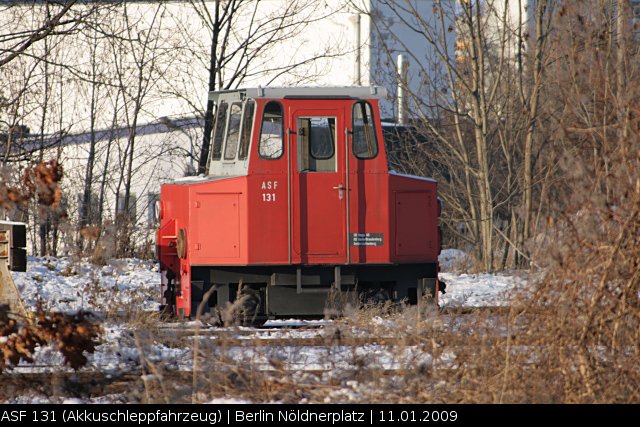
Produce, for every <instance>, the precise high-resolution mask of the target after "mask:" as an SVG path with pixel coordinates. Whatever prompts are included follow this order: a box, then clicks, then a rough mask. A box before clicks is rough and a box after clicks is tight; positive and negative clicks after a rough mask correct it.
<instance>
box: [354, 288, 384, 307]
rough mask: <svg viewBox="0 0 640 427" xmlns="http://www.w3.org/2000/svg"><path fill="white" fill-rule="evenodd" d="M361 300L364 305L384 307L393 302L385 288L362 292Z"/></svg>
mask: <svg viewBox="0 0 640 427" xmlns="http://www.w3.org/2000/svg"><path fill="white" fill-rule="evenodd" d="M361 298H362V303H363V304H373V305H382V304H385V303H387V302H389V301H391V296H390V295H389V291H388V290H386V289H384V288H371V289H366V290H364V292H362V296H361Z"/></svg>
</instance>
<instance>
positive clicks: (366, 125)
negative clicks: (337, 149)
mask: <svg viewBox="0 0 640 427" xmlns="http://www.w3.org/2000/svg"><path fill="white" fill-rule="evenodd" d="M352 118H353V154H354V155H355V156H356V157H357V158H358V159H372V158H374V157H375V156H377V155H378V140H377V137H376V129H375V125H374V121H373V112H372V110H371V104H369V103H368V102H365V101H360V102H356V103H355V104H353V114H352Z"/></svg>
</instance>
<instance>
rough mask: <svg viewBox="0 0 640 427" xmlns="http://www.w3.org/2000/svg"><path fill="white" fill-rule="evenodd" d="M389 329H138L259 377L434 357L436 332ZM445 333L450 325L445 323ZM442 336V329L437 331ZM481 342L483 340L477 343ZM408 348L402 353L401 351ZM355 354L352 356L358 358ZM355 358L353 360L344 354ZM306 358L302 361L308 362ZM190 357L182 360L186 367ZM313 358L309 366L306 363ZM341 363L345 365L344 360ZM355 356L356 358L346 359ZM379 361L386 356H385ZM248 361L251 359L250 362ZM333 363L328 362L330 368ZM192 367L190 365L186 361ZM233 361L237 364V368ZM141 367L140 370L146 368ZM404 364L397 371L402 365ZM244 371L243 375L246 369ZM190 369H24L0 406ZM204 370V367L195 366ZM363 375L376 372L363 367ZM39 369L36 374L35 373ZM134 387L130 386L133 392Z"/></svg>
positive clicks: (143, 383) (100, 391)
mask: <svg viewBox="0 0 640 427" xmlns="http://www.w3.org/2000/svg"><path fill="white" fill-rule="evenodd" d="M508 312H509V311H508V308H505V307H478V308H467V307H465V308H444V309H441V310H439V311H438V312H436V313H434V314H433V315H430V316H429V320H433V321H436V322H439V321H443V322H446V321H450V320H456V319H457V320H461V321H464V320H465V319H470V320H473V319H474V316H489V317H492V318H498V319H499V318H501V317H504V316H506V315H507V314H508ZM389 327H390V328H391V329H393V325H389V326H388V327H387V329H386V330H385V329H384V328H383V329H382V330H381V332H380V334H378V335H373V330H366V331H362V330H359V329H358V327H355V326H353V325H349V324H345V323H340V321H336V322H324V323H301V324H291V323H282V324H271V325H268V327H261V328H240V327H238V328H220V327H218V328H216V327H195V326H194V325H190V324H188V325H186V326H181V325H180V324H179V323H176V324H163V325H161V327H158V328H155V329H153V330H150V331H149V330H146V331H143V334H144V337H143V340H145V341H146V342H152V343H161V344H162V345H164V346H166V347H168V348H188V349H193V348H194V346H195V341H196V340H197V342H198V350H199V354H201V355H202V357H203V360H206V358H207V357H210V356H211V355H215V356H214V357H215V358H216V359H215V360H216V362H215V365H216V366H217V367H218V368H220V369H222V368H223V367H224V366H226V367H227V368H228V369H229V370H231V371H232V370H234V369H237V366H243V365H242V362H239V361H237V360H234V357H237V355H239V354H240V355H242V354H246V353H244V352H247V351H249V352H250V354H253V362H252V363H255V366H254V367H253V369H256V370H257V372H259V373H260V374H261V375H266V376H269V375H273V376H274V377H278V376H282V374H283V372H287V373H288V374H293V373H295V372H303V373H305V374H310V375H316V376H318V377H321V376H322V375H323V374H324V373H326V372H328V371H331V370H333V369H335V366H334V367H331V366H328V365H327V366H325V365H323V363H325V362H326V360H323V358H325V357H327V356H326V355H330V354H338V355H340V356H337V357H336V360H337V364H338V365H340V368H339V369H340V372H341V373H342V374H344V375H357V371H358V369H362V368H358V367H357V366H354V363H355V364H357V363H358V362H354V360H355V359H358V358H360V357H362V355H367V354H368V353H370V352H371V351H379V352H381V354H383V353H384V354H386V353H388V354H392V355H394V354H395V355H397V354H400V353H402V352H403V351H408V352H410V353H411V352H417V354H423V353H424V354H428V353H430V352H431V351H433V347H432V346H433V345H434V343H433V342H432V340H431V337H430V334H431V333H432V332H433V330H430V329H429V328H428V327H425V328H424V330H423V331H420V330H418V329H414V330H412V331H410V332H409V331H406V332H403V333H402V334H398V333H392V332H390V330H389ZM443 328H444V329H447V328H448V326H447V325H446V324H445V325H444V326H443ZM441 330H442V329H441ZM465 339H468V344H469V345H472V344H473V343H474V342H475V341H476V340H480V339H481V338H480V337H473V336H470V337H468V338H465ZM482 339H483V340H484V341H483V342H484V344H485V345H486V343H487V337H486V336H485V337H484V338H482ZM493 339H495V340H496V344H499V343H498V341H500V340H502V341H504V340H506V337H502V338H501V337H499V336H496V337H493ZM403 349H406V350H403ZM356 353H357V354H356ZM282 354H284V356H283V357H284V360H280V361H279V362H278V361H276V362H277V363H282V366H281V369H283V370H281V371H279V370H277V369H274V366H273V365H272V364H273V361H272V360H271V358H272V356H273V355H282ZM350 354H352V356H349V355H350ZM305 355H306V356H305ZM309 355H311V356H309ZM191 357H192V356H190V355H187V357H186V359H187V361H189V359H191ZM305 357H307V358H308V357H310V358H311V359H313V360H314V362H312V363H310V365H309V366H307V365H306V363H307V361H308V359H305ZM342 357H344V359H341V358H342ZM351 358H355V359H351ZM383 358H384V356H383ZM250 359H251V357H250ZM334 362H336V361H335V360H332V361H331V362H330V363H329V365H331V364H332V363H334ZM189 363H190V362H189ZM234 363H238V365H237V366H235V367H234ZM143 365H144V364H143ZM400 366H401V365H400ZM245 368H246V367H243V368H242V369H245ZM379 368H380V369H378V370H379V371H380V372H379V373H378V375H389V374H393V373H394V371H395V369H396V368H394V367H393V366H391V367H389V366H387V367H384V368H383V367H379ZM191 369H192V366H189V364H188V365H187V366H182V367H180V368H171V369H168V370H167V369H164V370H162V373H161V375H160V377H158V376H154V375H150V372H152V371H151V370H150V369H149V366H148V365H145V366H141V365H140V364H137V365H136V366H130V367H128V368H126V369H121V370H120V371H114V370H111V371H107V370H106V369H105V368H102V367H101V366H97V367H92V368H85V369H82V370H80V371H78V372H73V371H71V370H69V369H68V368H62V367H61V366H59V365H57V366H56V365H46V364H40V365H21V366H19V367H17V368H15V369H14V370H12V371H8V372H5V373H4V374H1V375H0V383H2V392H0V401H1V400H2V399H3V398H5V399H6V398H8V397H10V396H12V395H14V396H15V395H20V394H21V393H24V392H25V391H28V390H34V391H37V392H39V393H42V394H44V395H47V396H89V395H90V396H106V395H109V394H118V393H125V392H127V391H130V389H131V388H132V387H133V385H135V387H137V388H138V389H140V388H144V387H148V386H149V384H150V383H153V382H154V381H155V382H158V381H164V382H167V383H180V384H190V382H191V381H192V379H193V373H192V371H191ZM200 369H202V368H200ZM366 369H369V370H371V369H376V368H375V367H370V366H366ZM36 371H37V372H36ZM135 387H134V388H135Z"/></svg>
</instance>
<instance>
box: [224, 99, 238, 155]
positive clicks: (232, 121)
mask: <svg viewBox="0 0 640 427" xmlns="http://www.w3.org/2000/svg"><path fill="white" fill-rule="evenodd" d="M241 117H242V104H240V103H239V102H234V103H233V104H231V111H229V124H228V126H227V144H226V145H225V146H224V159H225V160H233V159H235V158H236V152H237V151H238V137H239V136H240V119H241Z"/></svg>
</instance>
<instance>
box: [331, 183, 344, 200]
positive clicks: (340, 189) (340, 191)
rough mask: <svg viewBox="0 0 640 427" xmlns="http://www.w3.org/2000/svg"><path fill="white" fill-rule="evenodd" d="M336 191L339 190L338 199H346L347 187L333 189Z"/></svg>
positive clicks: (339, 186)
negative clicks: (345, 191)
mask: <svg viewBox="0 0 640 427" xmlns="http://www.w3.org/2000/svg"><path fill="white" fill-rule="evenodd" d="M333 189H334V190H338V197H339V198H340V200H342V199H343V198H344V190H345V187H344V186H343V185H342V184H340V185H338V186H337V187H333Z"/></svg>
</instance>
